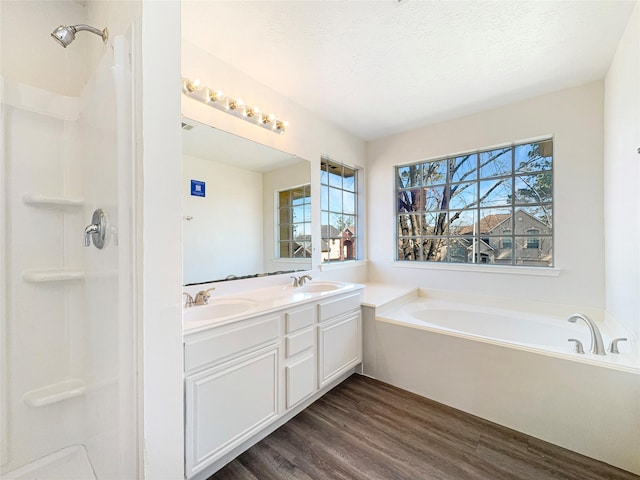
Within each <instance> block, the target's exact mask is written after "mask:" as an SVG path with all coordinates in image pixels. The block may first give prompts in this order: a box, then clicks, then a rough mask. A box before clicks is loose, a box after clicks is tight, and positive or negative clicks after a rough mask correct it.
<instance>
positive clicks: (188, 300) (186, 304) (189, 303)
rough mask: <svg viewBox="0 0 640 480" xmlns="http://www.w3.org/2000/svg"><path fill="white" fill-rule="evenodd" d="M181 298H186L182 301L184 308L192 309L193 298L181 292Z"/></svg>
mask: <svg viewBox="0 0 640 480" xmlns="http://www.w3.org/2000/svg"><path fill="white" fill-rule="evenodd" d="M182 296H183V297H186V298H185V300H184V308H189V307H193V297H192V296H191V295H189V294H188V293H187V292H182Z"/></svg>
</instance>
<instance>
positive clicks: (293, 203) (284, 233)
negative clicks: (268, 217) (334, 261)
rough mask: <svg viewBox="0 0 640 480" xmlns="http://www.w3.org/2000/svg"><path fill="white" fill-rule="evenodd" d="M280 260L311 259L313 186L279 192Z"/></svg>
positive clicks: (278, 253)
mask: <svg viewBox="0 0 640 480" xmlns="http://www.w3.org/2000/svg"><path fill="white" fill-rule="evenodd" d="M277 197H278V251H277V254H276V256H277V257H278V258H311V186H310V185H301V186H299V187H295V188H291V189H288V190H282V191H279V192H277Z"/></svg>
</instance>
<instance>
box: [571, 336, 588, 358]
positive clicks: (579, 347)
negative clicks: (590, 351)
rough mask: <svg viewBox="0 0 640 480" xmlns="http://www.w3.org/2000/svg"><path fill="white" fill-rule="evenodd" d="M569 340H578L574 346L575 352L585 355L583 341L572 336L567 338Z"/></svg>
mask: <svg viewBox="0 0 640 480" xmlns="http://www.w3.org/2000/svg"><path fill="white" fill-rule="evenodd" d="M567 341H568V342H576V343H575V345H574V346H573V353H578V354H580V355H584V348H582V342H581V341H580V340H578V339H577V338H570V339H568V340H567Z"/></svg>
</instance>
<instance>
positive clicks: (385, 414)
mask: <svg viewBox="0 0 640 480" xmlns="http://www.w3.org/2000/svg"><path fill="white" fill-rule="evenodd" d="M228 479H243V480H281V479H296V480H298V479H299V480H325V479H326V480H360V479H361V480H405V479H406V480H419V479H426V480H431V479H433V480H477V479H482V480H525V479H526V480H546V479H553V480H631V479H633V480H640V477H638V476H636V475H633V474H631V473H628V472H625V471H623V470H620V469H617V468H615V467H612V466H610V465H607V464H604V463H602V462H598V461H596V460H593V459H591V458H588V457H585V456H582V455H579V454H577V453H574V452H571V451H568V450H565V449H563V448H560V447H556V446H554V445H551V444H549V443H546V442H543V441H541V440H538V439H535V438H532V437H529V436H527V435H524V434H521V433H518V432H515V431H513V430H510V429H508V428H504V427H501V426H499V425H496V424H493V423H491V422H488V421H486V420H482V419H480V418H478V417H474V416H472V415H469V414H466V413H463V412H460V411H459V410H455V409H453V408H449V407H446V406H444V405H441V404H439V403H436V402H433V401H431V400H427V399H424V398H422V397H419V396H417V395H414V394H412V393H409V392H406V391H404V390H400V389H398V388H395V387H392V386H390V385H387V384H385V383H381V382H378V381H376V380H372V379H370V378H367V377H363V376H360V375H353V376H351V377H350V378H349V379H348V380H346V381H345V382H343V383H342V384H340V385H339V386H338V387H336V388H334V389H333V390H332V391H330V392H329V393H327V394H326V395H325V396H323V397H322V398H321V399H319V400H318V401H316V402H315V403H314V404H313V405H311V406H310V407H309V408H307V409H306V410H304V411H303V412H302V413H300V414H299V415H297V416H296V417H294V418H293V419H292V420H291V421H289V422H288V423H286V424H285V425H283V426H282V427H280V428H279V429H278V430H276V431H275V432H273V433H272V434H271V435H269V436H268V437H266V438H265V439H263V440H262V441H261V442H259V443H257V444H256V445H254V446H253V447H252V448H251V449H249V450H247V451H246V452H245V453H243V454H242V455H240V456H239V457H238V458H236V459H235V460H234V461H233V462H231V463H229V464H228V465H227V466H225V467H224V468H223V469H222V470H220V471H218V472H217V473H216V474H215V475H213V476H212V477H210V479H209V480H228Z"/></svg>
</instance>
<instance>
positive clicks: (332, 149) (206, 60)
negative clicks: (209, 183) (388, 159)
mask: <svg viewBox="0 0 640 480" xmlns="http://www.w3.org/2000/svg"><path fill="white" fill-rule="evenodd" d="M228 48H233V45H228ZM182 75H183V76H185V77H188V78H199V79H200V80H201V81H202V83H203V84H204V85H207V86H211V87H214V88H216V89H219V90H222V91H223V92H225V93H226V94H228V95H232V96H237V97H240V98H242V99H243V100H244V101H245V102H246V103H247V104H255V105H259V106H260V108H262V109H263V110H265V111H267V110H268V111H273V112H274V113H275V114H276V115H277V116H278V117H279V118H282V119H283V120H287V121H289V123H290V126H289V127H288V128H287V131H286V133H285V134H284V135H277V134H275V133H273V132H270V131H268V130H266V129H263V128H259V127H257V126H255V125H252V124H250V123H249V122H246V121H244V120H241V119H239V118H235V117H233V116H232V115H229V114H227V113H224V112H221V111H218V110H216V109H214V108H211V107H208V106H206V105H204V104H202V103H200V102H197V101H196V100H192V99H190V98H187V97H186V96H184V95H182V114H183V115H184V116H185V117H187V118H192V119H194V120H196V121H199V122H201V123H204V124H207V125H211V126H214V127H216V128H219V129H221V130H225V131H227V132H231V133H234V134H236V135H239V136H241V137H244V138H248V139H250V140H253V141H255V142H258V143H262V144H264V145H268V146H270V147H273V148H276V149H278V150H281V151H284V152H287V153H289V154H292V155H297V156H298V157H300V158H304V159H307V160H309V161H310V162H311V185H312V190H311V195H312V199H313V198H318V199H319V198H320V191H319V187H320V157H321V156H322V155H325V156H329V157H331V158H332V159H334V160H336V161H340V162H345V163H348V164H351V165H364V164H365V143H364V141H363V140H361V139H359V138H357V137H355V136H353V135H351V134H349V133H348V132H346V131H344V130H342V129H340V128H338V127H336V126H335V125H333V124H331V123H329V122H328V121H326V120H324V119H322V118H319V117H317V116H314V115H313V114H311V113H310V112H309V111H307V110H306V109H305V108H304V107H302V106H300V105H298V104H296V103H294V102H292V101H291V100H289V99H288V98H287V97H286V92H276V91H274V90H272V89H270V88H268V87H266V86H264V85H262V84H261V83H260V82H259V81H257V80H256V79H254V78H252V77H250V76H248V75H246V74H244V73H242V72H240V71H239V70H237V69H236V68H235V67H233V66H232V65H229V64H227V63H224V62H222V61H221V60H219V59H218V58H216V57H214V56H213V55H211V54H209V53H207V52H205V51H204V50H203V49H201V48H200V47H198V46H197V45H193V44H191V43H189V42H186V41H184V40H183V42H182ZM312 221H313V228H314V231H313V245H314V247H313V248H314V262H315V263H314V264H315V265H318V264H319V262H320V209H319V208H317V209H315V208H314V209H313V219H312ZM355 271H356V273H355V277H354V276H353V272H347V271H342V272H340V273H337V274H335V275H337V277H341V276H344V278H345V279H347V278H349V279H353V278H356V279H358V280H359V281H364V280H365V279H366V269H365V268H362V266H360V267H357V268H356V269H355ZM323 275H324V274H323Z"/></svg>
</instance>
